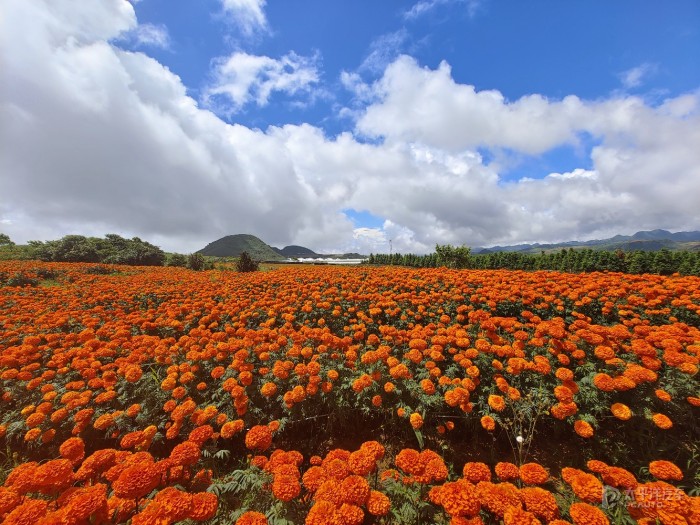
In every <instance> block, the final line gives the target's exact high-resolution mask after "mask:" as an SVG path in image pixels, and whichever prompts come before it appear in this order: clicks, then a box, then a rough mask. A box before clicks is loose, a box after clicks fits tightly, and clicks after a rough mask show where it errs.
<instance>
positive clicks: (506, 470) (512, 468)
mask: <svg viewBox="0 0 700 525" xmlns="http://www.w3.org/2000/svg"><path fill="white" fill-rule="evenodd" d="M494 470H495V471H496V476H498V479H500V480H501V481H509V480H511V479H518V478H519V477H520V469H519V468H518V466H517V465H515V464H513V463H508V462H503V461H502V462H499V463H496V467H495V468H494Z"/></svg>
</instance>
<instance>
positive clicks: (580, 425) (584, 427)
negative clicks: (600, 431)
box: [574, 419, 593, 439]
mask: <svg viewBox="0 0 700 525" xmlns="http://www.w3.org/2000/svg"><path fill="white" fill-rule="evenodd" d="M574 431H575V432H576V433H577V434H578V435H579V436H581V437H582V438H586V439H587V438H590V437H593V427H592V426H591V424H590V423H589V422H588V421H584V420H583V419H579V420H577V421H576V422H575V423H574Z"/></svg>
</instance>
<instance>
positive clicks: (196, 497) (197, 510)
mask: <svg viewBox="0 0 700 525" xmlns="http://www.w3.org/2000/svg"><path fill="white" fill-rule="evenodd" d="M218 508H219V499H218V498H217V497H216V494H212V493H211V492H197V493H195V494H192V508H191V509H190V513H189V516H188V517H189V518H190V519H192V520H195V521H206V520H210V519H211V518H213V517H214V516H215V515H216V511H217V509H218Z"/></svg>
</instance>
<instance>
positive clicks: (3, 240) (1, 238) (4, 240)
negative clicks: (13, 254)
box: [0, 233, 15, 247]
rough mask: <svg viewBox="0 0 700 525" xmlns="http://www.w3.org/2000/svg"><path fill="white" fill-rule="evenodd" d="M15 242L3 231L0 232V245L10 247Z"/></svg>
mask: <svg viewBox="0 0 700 525" xmlns="http://www.w3.org/2000/svg"><path fill="white" fill-rule="evenodd" d="M14 245H15V243H14V242H12V240H10V236H9V235H7V234H5V233H0V247H5V246H7V247H10V246H14Z"/></svg>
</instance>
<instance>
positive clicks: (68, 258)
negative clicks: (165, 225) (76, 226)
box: [29, 233, 165, 266]
mask: <svg viewBox="0 0 700 525" xmlns="http://www.w3.org/2000/svg"><path fill="white" fill-rule="evenodd" d="M29 245H30V247H31V249H32V252H33V256H34V257H35V258H37V259H40V260H42V261H47V262H88V263H103V264H128V265H133V266H162V265H163V263H164V262H165V252H163V250H161V249H160V248H158V247H157V246H154V245H153V244H150V243H148V242H146V241H142V240H141V239H139V238H138V237H134V238H133V239H124V238H123V237H120V236H119V235H116V234H113V233H110V234H107V235H105V238H104V239H100V238H97V237H85V236H83V235H66V236H65V237H63V238H62V239H59V240H56V241H46V242H41V241H30V242H29Z"/></svg>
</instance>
